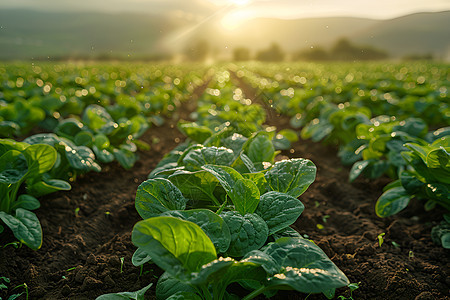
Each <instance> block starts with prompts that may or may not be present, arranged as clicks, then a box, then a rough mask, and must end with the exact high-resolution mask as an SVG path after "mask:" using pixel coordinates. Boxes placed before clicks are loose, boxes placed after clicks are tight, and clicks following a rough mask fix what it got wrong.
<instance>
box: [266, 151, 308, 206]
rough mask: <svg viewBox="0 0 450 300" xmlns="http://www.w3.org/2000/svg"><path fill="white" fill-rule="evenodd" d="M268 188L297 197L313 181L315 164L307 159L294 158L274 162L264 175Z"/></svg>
mask: <svg viewBox="0 0 450 300" xmlns="http://www.w3.org/2000/svg"><path fill="white" fill-rule="evenodd" d="M265 177H266V180H267V182H268V184H269V189H271V190H272V191H277V192H282V193H287V194H289V195H290V196H292V197H294V198H297V197H299V196H300V195H301V194H303V193H304V192H305V191H306V189H307V188H308V187H309V186H310V185H311V184H312V183H313V182H314V180H315V178H316V166H315V165H314V163H313V162H312V161H310V160H308V159H303V158H294V159H289V160H282V161H279V162H276V163H275V165H274V166H273V168H272V169H270V170H269V171H268V172H267V173H266V175H265Z"/></svg>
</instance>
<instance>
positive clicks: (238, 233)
mask: <svg viewBox="0 0 450 300" xmlns="http://www.w3.org/2000/svg"><path fill="white" fill-rule="evenodd" d="M220 216H221V217H222V219H223V220H224V221H225V222H226V223H227V225H228V227H229V228H230V233H231V243H230V247H229V248H228V251H227V254H228V255H229V256H232V257H241V256H244V255H245V254H246V253H247V252H249V251H252V250H256V249H259V248H261V247H262V246H263V245H264V243H265V242H266V240H267V237H268V236H269V229H268V228H267V224H266V222H265V221H264V220H263V219H262V218H261V217H260V216H258V215H257V214H246V215H244V216H242V215H241V214H239V213H238V212H236V211H227V212H223V213H222V214H221V215H220Z"/></svg>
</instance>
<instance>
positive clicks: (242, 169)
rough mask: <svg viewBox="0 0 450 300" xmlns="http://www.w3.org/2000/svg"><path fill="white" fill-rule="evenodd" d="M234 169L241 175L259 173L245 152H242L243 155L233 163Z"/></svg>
mask: <svg viewBox="0 0 450 300" xmlns="http://www.w3.org/2000/svg"><path fill="white" fill-rule="evenodd" d="M231 166H232V167H233V169H235V170H236V171H238V172H239V173H241V174H242V173H249V172H250V173H254V172H257V170H256V168H255V165H254V164H253V162H252V161H251V160H250V158H248V156H247V155H245V154H244V152H241V154H240V155H239V156H238V158H237V159H236V160H235V161H234V162H233V164H232V165H231Z"/></svg>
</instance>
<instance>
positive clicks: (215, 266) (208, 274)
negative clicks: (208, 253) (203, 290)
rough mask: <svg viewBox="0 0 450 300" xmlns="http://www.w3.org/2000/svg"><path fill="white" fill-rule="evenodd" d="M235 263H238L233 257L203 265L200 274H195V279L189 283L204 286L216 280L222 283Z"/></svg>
mask: <svg viewBox="0 0 450 300" xmlns="http://www.w3.org/2000/svg"><path fill="white" fill-rule="evenodd" d="M235 263H236V261H235V260H234V259H233V258H231V257H227V258H223V257H219V258H218V259H215V260H213V261H211V262H209V263H207V264H206V265H203V266H202V268H201V270H200V271H199V272H198V273H195V274H193V277H192V278H191V280H189V283H191V284H195V285H202V284H208V283H211V282H213V281H214V280H217V281H222V280H223V274H224V273H225V272H226V270H227V269H228V268H229V267H230V266H232V265H233V264H235Z"/></svg>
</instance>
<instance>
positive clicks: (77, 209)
mask: <svg viewBox="0 0 450 300" xmlns="http://www.w3.org/2000/svg"><path fill="white" fill-rule="evenodd" d="M79 212H80V208H79V207H77V208H75V217H78V213H79Z"/></svg>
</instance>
